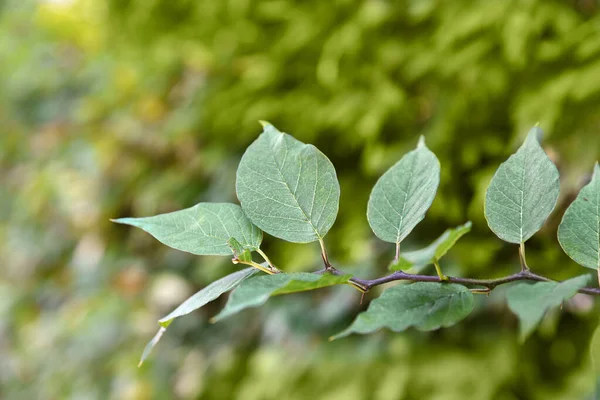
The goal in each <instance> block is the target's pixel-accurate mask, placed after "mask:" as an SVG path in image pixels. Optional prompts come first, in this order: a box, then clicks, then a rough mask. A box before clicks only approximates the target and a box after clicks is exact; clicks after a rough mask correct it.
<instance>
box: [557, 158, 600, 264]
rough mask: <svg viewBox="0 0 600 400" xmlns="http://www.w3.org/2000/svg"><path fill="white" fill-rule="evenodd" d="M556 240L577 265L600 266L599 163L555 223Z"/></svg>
mask: <svg viewBox="0 0 600 400" xmlns="http://www.w3.org/2000/svg"><path fill="white" fill-rule="evenodd" d="M558 241H559V242H560V245H561V246H562V248H563V250H564V251H565V253H567V255H568V256H569V257H571V258H572V259H573V260H574V261H575V262H577V263H578V264H579V265H582V266H584V267H587V268H592V269H599V268H600V166H598V163H596V165H595V166H594V174H593V175H592V181H591V182H590V183H589V184H587V185H586V186H584V187H583V188H582V189H581V191H580V192H579V195H577V198H576V199H575V201H574V202H573V203H572V204H571V205H570V206H569V208H567V211H566V212H565V215H564V216H563V219H562V222H561V223H560V225H559V227H558Z"/></svg>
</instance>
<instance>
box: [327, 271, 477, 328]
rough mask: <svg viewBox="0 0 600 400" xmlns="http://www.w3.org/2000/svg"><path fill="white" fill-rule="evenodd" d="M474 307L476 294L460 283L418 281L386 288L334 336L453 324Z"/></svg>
mask: <svg viewBox="0 0 600 400" xmlns="http://www.w3.org/2000/svg"><path fill="white" fill-rule="evenodd" d="M472 310H473V294H472V293H471V291H470V290H469V289H468V288H466V287H464V286H462V285H457V284H443V283H437V282H417V283H413V284H410V285H397V286H393V287H391V288H389V289H387V290H385V291H384V292H383V293H382V294H381V296H380V297H379V298H377V299H375V300H373V301H371V304H369V307H368V309H367V311H364V312H362V313H360V314H359V315H358V316H357V317H356V319H355V320H354V322H353V323H352V324H351V325H350V326H349V327H348V328H346V329H345V330H344V331H342V332H340V333H338V334H337V335H335V336H334V337H333V338H332V339H338V338H341V337H344V336H348V335H350V334H352V333H361V334H365V333H371V332H375V331H377V330H379V329H381V328H389V329H391V330H392V331H394V332H401V331H404V330H406V329H408V328H410V327H416V328H417V329H419V330H425V331H428V330H434V329H438V328H440V327H448V326H451V325H454V324H455V323H457V322H458V321H460V320H462V319H463V318H465V317H466V316H467V315H469V313H471V311H472Z"/></svg>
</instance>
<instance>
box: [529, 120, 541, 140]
mask: <svg viewBox="0 0 600 400" xmlns="http://www.w3.org/2000/svg"><path fill="white" fill-rule="evenodd" d="M543 136H544V131H542V128H540V123H539V122H538V123H536V124H535V125H534V126H533V128H531V129H530V130H529V133H528V134H527V139H526V140H531V139H534V140H535V141H537V142H541V141H542V137H543Z"/></svg>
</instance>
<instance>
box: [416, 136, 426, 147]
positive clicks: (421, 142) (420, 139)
mask: <svg viewBox="0 0 600 400" xmlns="http://www.w3.org/2000/svg"><path fill="white" fill-rule="evenodd" d="M422 147H427V146H425V136H423V135H421V136H419V142H418V143H417V149H420V148H422Z"/></svg>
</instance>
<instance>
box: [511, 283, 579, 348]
mask: <svg viewBox="0 0 600 400" xmlns="http://www.w3.org/2000/svg"><path fill="white" fill-rule="evenodd" d="M589 280H590V277H589V276H588V275H582V276H578V277H576V278H572V279H569V280H567V281H564V282H560V283H559V282H536V283H533V284H529V283H525V282H519V283H517V284H515V285H513V286H511V287H510V288H509V289H508V290H507V291H506V297H507V300H508V307H509V308H510V309H511V311H512V312H514V313H515V314H516V315H517V317H518V318H519V321H520V327H521V328H520V331H521V334H520V336H521V340H523V341H524V340H525V339H527V337H528V336H529V335H530V334H531V333H532V332H533V331H534V330H535V328H536V326H537V325H538V324H539V323H540V321H541V320H542V317H543V316H544V314H545V313H546V311H548V310H549V309H550V308H552V307H558V306H559V305H561V304H562V302H563V301H565V300H568V299H570V298H571V297H573V296H575V294H576V293H577V291H578V290H579V289H581V288H582V287H584V286H585V285H586V284H587V283H588V282H589Z"/></svg>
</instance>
